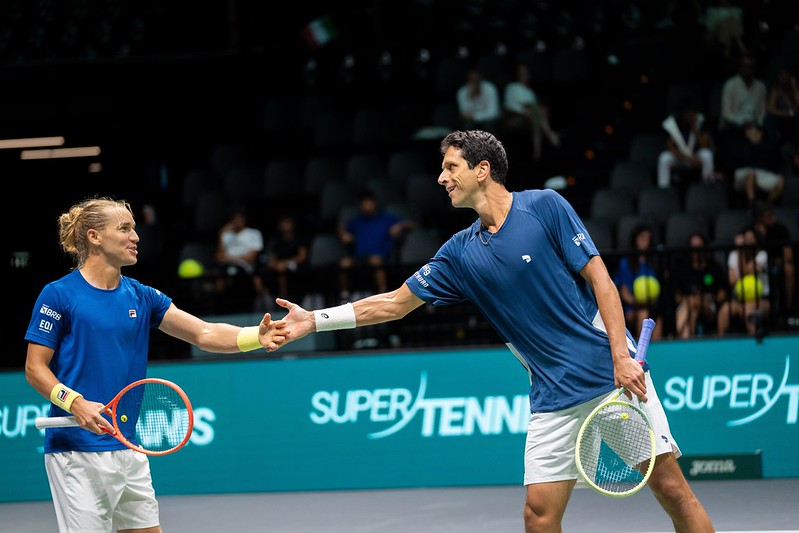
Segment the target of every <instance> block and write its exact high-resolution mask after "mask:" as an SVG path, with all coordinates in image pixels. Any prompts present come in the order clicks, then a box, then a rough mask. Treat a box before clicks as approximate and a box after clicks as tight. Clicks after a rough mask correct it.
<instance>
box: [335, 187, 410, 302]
mask: <svg viewBox="0 0 799 533" xmlns="http://www.w3.org/2000/svg"><path fill="white" fill-rule="evenodd" d="M358 208H359V213H358V214H357V215H355V216H354V217H352V218H350V219H349V220H347V221H344V222H342V223H341V224H340V225H339V228H338V235H339V239H341V242H342V244H344V245H345V246H346V247H347V248H348V250H349V253H348V255H347V256H346V257H344V258H342V259H341V261H340V263H339V267H340V270H339V290H340V291H341V292H340V295H339V296H340V298H341V300H346V301H349V300H350V299H351V294H350V276H351V272H352V270H353V269H354V268H356V267H358V268H359V269H368V270H371V271H372V273H373V276H374V283H373V285H372V286H371V287H370V289H371V290H370V292H374V293H383V292H386V291H387V290H388V279H387V276H386V269H385V267H386V264H387V263H388V262H389V260H390V258H391V255H392V253H393V252H394V245H395V243H396V241H397V239H399V238H400V237H401V236H402V234H403V232H405V231H406V230H409V229H411V228H413V226H414V223H413V222H412V221H410V220H404V219H402V218H400V217H398V216H396V215H394V214H392V213H389V212H388V211H383V210H382V209H381V208H380V207H379V205H378V202H377V198H376V196H375V194H374V193H373V192H372V191H369V190H366V191H363V192H362V193H361V194H360V197H359V202H358Z"/></svg>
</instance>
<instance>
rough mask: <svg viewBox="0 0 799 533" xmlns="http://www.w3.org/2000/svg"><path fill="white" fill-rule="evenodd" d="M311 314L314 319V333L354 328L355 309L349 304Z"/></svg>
mask: <svg viewBox="0 0 799 533" xmlns="http://www.w3.org/2000/svg"><path fill="white" fill-rule="evenodd" d="M313 314H314V318H315V319H316V331H333V330H336V329H352V328H354V327H355V309H354V308H353V307H352V304H351V303H346V304H344V305H339V306H337V307H328V308H327V309H319V310H317V311H314V312H313Z"/></svg>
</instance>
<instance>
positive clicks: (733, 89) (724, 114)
mask: <svg viewBox="0 0 799 533" xmlns="http://www.w3.org/2000/svg"><path fill="white" fill-rule="evenodd" d="M755 67H756V63H755V59H754V58H753V57H752V56H750V55H744V56H742V57H741V61H740V65H739V70H738V74H736V75H735V76H732V77H730V78H728V79H727V81H725V82H724V85H723V87H722V91H721V125H720V126H721V128H722V129H723V128H737V129H739V130H741V131H742V130H743V129H744V127H745V126H747V125H749V124H755V125H757V126H762V125H763V119H764V118H765V116H766V100H767V98H766V95H767V93H768V91H767V89H766V84H765V83H764V82H763V81H762V80H760V79H758V78H756V77H755Z"/></svg>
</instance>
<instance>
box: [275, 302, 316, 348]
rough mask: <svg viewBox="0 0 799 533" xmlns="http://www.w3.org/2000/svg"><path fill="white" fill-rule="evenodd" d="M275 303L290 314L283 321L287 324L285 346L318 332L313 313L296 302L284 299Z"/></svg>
mask: <svg viewBox="0 0 799 533" xmlns="http://www.w3.org/2000/svg"><path fill="white" fill-rule="evenodd" d="M275 302H277V305H279V306H280V307H283V308H285V309H286V310H287V311H288V314H287V315H286V316H284V317H283V319H282V320H281V321H282V322H285V323H286V334H285V342H284V343H283V344H288V343H289V342H291V341H296V340H297V339H301V338H303V337H305V336H306V335H308V334H309V333H313V332H315V331H316V321H315V319H314V315H313V312H312V311H306V310H305V309H303V308H302V307H300V306H299V305H297V304H295V303H294V302H290V301H288V300H285V299H283V298H277V299H275Z"/></svg>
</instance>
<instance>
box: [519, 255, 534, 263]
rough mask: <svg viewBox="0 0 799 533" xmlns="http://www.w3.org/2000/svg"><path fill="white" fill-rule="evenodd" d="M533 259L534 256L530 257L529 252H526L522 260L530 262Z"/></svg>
mask: <svg viewBox="0 0 799 533" xmlns="http://www.w3.org/2000/svg"><path fill="white" fill-rule="evenodd" d="M532 260H533V258H532V257H530V256H529V255H527V254H524V255H523V256H522V261H524V262H525V263H529V262H530V261H532Z"/></svg>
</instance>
